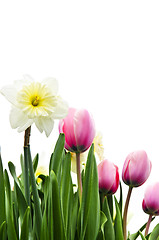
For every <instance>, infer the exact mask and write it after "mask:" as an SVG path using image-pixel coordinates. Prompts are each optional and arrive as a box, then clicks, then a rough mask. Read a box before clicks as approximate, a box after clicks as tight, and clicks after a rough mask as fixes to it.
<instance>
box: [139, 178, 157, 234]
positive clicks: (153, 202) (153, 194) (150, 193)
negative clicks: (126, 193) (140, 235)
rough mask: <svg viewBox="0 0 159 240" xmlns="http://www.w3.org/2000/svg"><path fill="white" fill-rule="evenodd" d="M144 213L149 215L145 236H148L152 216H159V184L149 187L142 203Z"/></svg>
mask: <svg viewBox="0 0 159 240" xmlns="http://www.w3.org/2000/svg"><path fill="white" fill-rule="evenodd" d="M142 208H143V211H144V212H145V213H147V214H149V220H148V222H147V225H146V230H145V236H146V235H147V234H148V230H149V226H150V222H151V220H152V216H153V215H154V216H158V215H159V182H156V183H154V184H152V185H150V186H148V187H147V189H146V191H145V194H144V199H143V202H142Z"/></svg>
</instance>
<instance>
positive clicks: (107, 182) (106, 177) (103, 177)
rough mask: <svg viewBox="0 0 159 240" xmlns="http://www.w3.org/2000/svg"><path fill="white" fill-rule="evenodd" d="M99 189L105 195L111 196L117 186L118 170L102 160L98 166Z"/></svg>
mask: <svg viewBox="0 0 159 240" xmlns="http://www.w3.org/2000/svg"><path fill="white" fill-rule="evenodd" d="M98 181H99V189H100V191H102V192H104V193H105V194H113V193H115V192H116V191H117V189H118V186H119V172H118V168H117V167H116V166H115V165H114V164H113V163H111V162H109V161H108V160H103V161H102V162H100V164H99V165H98Z"/></svg>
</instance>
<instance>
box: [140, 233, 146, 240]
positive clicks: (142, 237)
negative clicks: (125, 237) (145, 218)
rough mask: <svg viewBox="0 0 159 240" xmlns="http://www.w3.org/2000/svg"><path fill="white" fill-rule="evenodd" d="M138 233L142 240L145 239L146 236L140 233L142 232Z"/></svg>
mask: <svg viewBox="0 0 159 240" xmlns="http://www.w3.org/2000/svg"><path fill="white" fill-rule="evenodd" d="M139 234H140V236H141V239H142V240H146V238H145V237H144V235H143V234H142V232H140V231H139Z"/></svg>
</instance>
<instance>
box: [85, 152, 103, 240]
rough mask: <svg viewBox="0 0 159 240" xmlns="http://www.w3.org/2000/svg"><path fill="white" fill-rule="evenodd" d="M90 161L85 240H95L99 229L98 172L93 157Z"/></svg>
mask: <svg viewBox="0 0 159 240" xmlns="http://www.w3.org/2000/svg"><path fill="white" fill-rule="evenodd" d="M91 161H92V167H93V169H92V179H91V192H90V206H89V208H90V209H89V214H88V222H87V228H86V235H85V239H88V240H89V239H96V238H97V235H98V231H99V227H100V200H99V188H98V172H97V165H96V160H95V156H94V155H93V159H91Z"/></svg>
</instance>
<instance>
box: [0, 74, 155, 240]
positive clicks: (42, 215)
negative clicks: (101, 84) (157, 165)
mask: <svg viewBox="0 0 159 240" xmlns="http://www.w3.org/2000/svg"><path fill="white" fill-rule="evenodd" d="M0 92H1V93H2V94H3V95H4V96H5V97H6V98H7V99H8V100H9V101H10V102H11V104H12V109H11V112H10V123H11V127H12V128H17V129H18V132H22V131H24V132H25V135H24V136H25V144H24V154H23V155H22V156H21V168H22V172H21V174H20V176H18V177H17V176H16V171H15V166H14V164H13V163H12V162H9V163H8V166H9V170H10V173H11V175H12V177H13V179H14V188H13V190H11V187H10V181H9V175H8V172H7V170H5V171H3V164H2V159H1V155H0V200H1V208H0V209H1V214H0V239H4V240H6V239H13V240H19V239H26V240H27V239H35V240H43V239H44V240H45V239H46V240H52V239H60V240H63V239H64V240H67V239H72V240H73V239H77V240H78V239H79V240H80V239H85V240H90V239H93V240H96V239H97V240H100V239H111V240H118V239H121V240H135V239H137V237H138V236H141V238H142V239H151V240H155V239H158V238H157V237H158V236H159V224H158V225H157V226H156V227H155V228H154V230H153V231H152V233H150V234H149V226H150V223H151V221H152V220H153V217H155V216H158V215H159V182H157V183H154V184H153V185H151V186H149V187H148V188H147V189H146V191H145V195H144V198H143V202H142V208H143V211H144V212H145V213H146V214H148V215H149V218H148V222H147V224H145V225H144V226H143V227H141V228H140V229H139V231H138V232H136V233H134V234H129V235H128V231H127V213H128V206H129V201H130V197H131V194H132V190H133V189H134V188H138V187H140V186H141V185H142V184H144V183H145V182H146V180H147V179H148V177H149V175H150V173H151V167H152V163H151V161H150V160H149V158H148V155H147V153H146V152H145V151H144V150H140V151H134V152H132V153H130V154H128V156H127V157H126V159H125V162H124V164H123V169H122V181H123V182H124V183H125V184H126V185H128V194H127V198H126V202H125V206H124V211H123V198H122V181H121V180H120V176H119V169H118V167H117V166H116V165H115V164H114V163H112V162H111V161H108V160H107V159H106V158H105V157H104V156H103V146H102V144H101V143H99V139H100V138H101V137H100V136H98V135H97V134H96V130H95V122H94V119H93V117H92V115H91V114H90V113H89V112H88V111H87V110H86V109H75V108H69V107H68V105H67V103H66V102H65V101H63V100H62V98H61V97H60V96H59V95H57V92H58V85H57V81H56V79H54V78H47V79H45V80H44V81H42V82H35V81H34V80H33V79H32V78H31V77H29V76H24V79H23V80H21V81H15V82H14V84H13V85H11V86H7V87H4V88H2V89H1V91H0ZM54 119H60V121H59V138H58V140H57V143H56V146H55V149H54V152H53V153H52V155H51V158H50V163H49V171H48V174H47V173H46V171H44V169H43V168H38V159H39V156H38V154H37V155H36V156H35V158H34V160H33V161H32V157H31V150H30V143H29V138H30V129H31V126H32V124H33V123H35V125H36V127H37V128H38V129H39V131H40V132H43V131H44V132H45V134H46V136H47V137H48V136H49V135H50V133H51V131H52V129H53V125H54ZM95 151H96V152H97V154H98V156H99V160H100V161H99V164H98V165H97V161H96V158H95ZM86 152H87V154H86V155H84V154H85V153H86ZM83 156H86V158H87V159H86V160H85V157H84V160H83ZM71 159H75V162H76V173H77V188H76V189H77V191H75V189H74V184H73V181H72V177H71ZM81 162H83V163H84V166H85V167H84V168H83V169H82V170H81ZM119 186H120V198H119V200H117V199H116V197H115V196H113V194H115V193H116V191H117V190H118V188H119ZM114 207H115V211H114ZM114 212H115V213H114ZM144 229H145V236H144V235H143V233H142V231H143V230H144Z"/></svg>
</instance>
